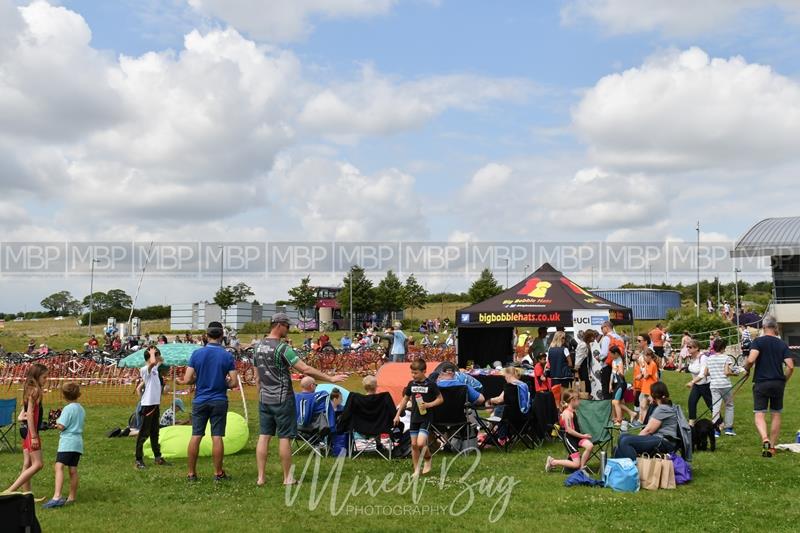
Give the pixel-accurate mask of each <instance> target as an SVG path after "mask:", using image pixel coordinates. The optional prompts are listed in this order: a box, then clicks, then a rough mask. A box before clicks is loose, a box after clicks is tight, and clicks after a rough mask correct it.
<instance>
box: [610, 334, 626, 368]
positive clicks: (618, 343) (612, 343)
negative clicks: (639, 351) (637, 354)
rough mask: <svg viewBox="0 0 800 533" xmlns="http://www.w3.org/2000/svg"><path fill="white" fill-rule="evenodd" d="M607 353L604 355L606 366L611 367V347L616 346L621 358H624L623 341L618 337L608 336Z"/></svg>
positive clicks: (612, 359) (612, 358)
mask: <svg viewBox="0 0 800 533" xmlns="http://www.w3.org/2000/svg"><path fill="white" fill-rule="evenodd" d="M608 340H609V341H610V342H609V343H608V353H607V354H606V364H607V365H609V366H611V363H612V362H613V361H614V356H612V355H611V347H612V346H616V347H617V348H619V353H621V354H622V357H623V358H624V357H625V341H623V340H622V339H621V338H620V337H615V336H614V335H608Z"/></svg>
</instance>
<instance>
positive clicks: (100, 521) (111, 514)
mask: <svg viewBox="0 0 800 533" xmlns="http://www.w3.org/2000/svg"><path fill="white" fill-rule="evenodd" d="M665 381H666V382H667V383H668V385H669V386H670V389H671V392H672V394H673V397H674V398H675V399H676V400H677V401H679V402H680V403H682V404H683V405H684V406H685V402H686V396H687V389H686V388H685V387H684V383H685V381H687V379H686V377H685V374H675V373H666V374H665ZM348 385H351V386H353V388H355V387H354V385H355V383H348ZM798 389H800V386H798V384H797V380H794V381H793V382H792V383H791V384H790V386H789V388H788V389H787V392H786V403H787V405H786V413H785V420H784V424H783V439H782V440H783V441H784V442H786V441H794V434H795V431H797V429H798V428H800V400H798V394H797V393H798ZM232 405H233V406H234V408H236V409H237V410H241V406H238V407H236V403H232ZM701 405H702V404H701ZM751 405H752V404H751V395H750V386H749V384H748V385H746V386H745V387H744V388H743V389H742V390H741V392H740V393H739V395H738V396H737V398H736V416H737V422H736V429H737V432H738V433H739V436H738V437H727V438H726V437H723V438H722V439H721V441H720V442H719V447H718V449H717V452H716V453H699V454H697V455H696V457H695V461H694V465H693V466H694V481H693V482H692V483H691V484H689V485H687V486H682V487H679V488H678V489H677V490H674V491H659V492H657V493H648V492H639V493H636V494H619V493H614V492H612V491H610V490H608V489H597V488H595V489H591V488H584V487H578V488H565V487H564V486H563V480H564V475H562V474H559V473H553V474H545V473H544V472H543V469H542V467H543V465H544V460H545V457H546V456H547V455H548V454H553V455H556V456H561V455H563V448H562V446H561V445H560V444H548V445H546V446H544V447H543V448H539V449H536V450H532V451H530V450H524V449H522V448H517V449H515V450H514V451H513V452H512V453H510V454H507V455H506V454H503V453H501V452H497V451H493V450H490V451H486V452H484V453H483V454H482V456H481V460H480V464H479V466H478V467H477V468H476V469H475V471H474V472H472V474H471V475H470V477H469V483H470V484H474V483H477V482H478V481H479V480H482V479H483V480H490V479H492V477H494V480H495V482H497V481H498V480H500V478H501V477H502V476H513V477H514V478H515V479H516V480H517V481H518V484H517V485H516V486H514V487H513V491H512V492H511V497H510V499H509V501H508V508H507V510H506V512H505V514H504V516H503V518H502V519H501V521H500V522H499V524H495V525H492V524H490V523H489V522H488V516H489V513H490V512H491V509H492V507H493V506H494V505H495V503H496V502H497V501H498V500H500V499H501V498H500V497H499V496H497V495H494V496H491V497H489V496H485V495H480V494H478V493H477V488H476V487H475V486H473V491H475V492H474V502H473V504H472V506H471V507H470V508H469V509H468V510H467V511H466V512H464V513H463V514H461V515H460V516H450V515H449V514H448V511H446V510H445V511H439V513H438V514H435V515H423V516H419V515H409V514H406V515H403V514H400V515H390V516H386V515H379V516H363V515H357V514H355V511H354V510H350V511H349V512H348V510H347V508H344V509H343V510H342V512H341V513H339V514H337V515H333V514H332V512H331V493H330V489H328V492H325V493H324V496H323V497H322V499H321V500H320V502H319V506H318V507H316V508H315V509H313V510H310V509H309V496H310V495H311V491H312V487H311V485H312V483H311V482H310V481H309V478H308V477H307V478H306V479H307V482H305V483H304V484H303V485H302V486H301V487H300V489H299V496H298V498H297V500H296V501H295V502H294V504H292V505H288V506H287V505H286V503H285V492H284V490H283V488H282V487H281V486H280V485H279V482H280V481H279V480H280V467H279V465H278V464H277V462H276V459H277V455H276V451H277V450H276V449H272V450H271V452H270V462H269V464H268V476H269V486H267V487H265V488H260V489H259V488H256V486H255V455H254V454H255V441H256V437H255V434H256V432H257V420H256V419H255V418H253V417H252V415H251V420H250V429H251V437H250V440H249V443H248V446H247V447H246V448H245V449H244V450H242V451H241V452H240V453H238V454H236V455H233V456H228V457H226V458H225V468H226V470H227V471H228V472H229V473H230V474H231V475H232V476H233V478H234V479H233V480H232V481H231V482H230V483H226V484H224V485H215V484H214V483H213V482H212V481H211V479H209V478H210V474H211V463H210V459H207V458H204V459H201V460H200V465H199V471H200V474H201V476H202V477H203V479H202V480H201V481H200V482H199V483H198V484H196V485H187V484H186V482H185V481H184V475H185V460H176V461H175V464H174V466H172V467H165V468H156V467H150V468H148V469H147V470H145V471H143V472H139V471H136V470H135V469H134V468H133V449H134V440H133V439H132V438H123V439H108V438H105V435H104V433H105V431H106V430H108V429H109V428H111V427H113V426H117V425H122V424H123V423H124V421H125V420H126V419H127V417H128V414H129V412H130V411H131V409H132V406H131V407H94V406H89V407H87V425H86V433H85V435H86V455H85V456H84V458H83V460H82V462H81V466H80V471H81V476H82V480H81V487H80V489H79V494H78V499H79V502H78V503H77V504H76V505H74V506H72V507H67V508H62V509H56V510H46V509H41V508H37V515H38V516H39V519H40V521H41V523H42V526H43V528H44V530H45V531H112V530H113V531H142V530H143V528H147V529H149V528H151V527H155V528H158V529H159V530H163V531H175V530H178V531H193V532H204V531H264V530H269V531H274V530H277V529H279V528H280V529H281V530H286V531H324V530H334V529H335V530H339V531H365V530H372V531H380V530H385V531H401V530H402V531H408V530H419V531H445V530H467V529H468V530H470V531H480V530H486V529H498V530H501V531H530V530H544V531H564V530H571V531H616V530H623V531H658V532H665V531H680V530H685V531H725V532H728V531H755V530H764V529H768V530H770V531H796V529H797V523H798V520H800V510H798V508H797V505H796V500H797V487H798V479H800V461H798V456H796V455H794V454H791V453H789V452H783V453H781V454H779V455H778V456H777V457H775V458H773V459H763V458H761V457H760V455H759V449H758V448H759V443H758V438H757V436H756V434H755V430H754V428H753V423H752V414H751ZM50 407H53V406H52V405H48V406H46V408H50ZM255 412H256V409H255V404H254V403H251V405H250V413H255ZM56 440H57V434H56V432H55V431H48V432H44V433H43V446H44V450H45V458H46V467H45V469H44V470H43V471H42V472H41V473H40V474H39V475H37V476H36V477H35V478H34V480H33V487H34V492H35V494H36V495H37V496H47V497H49V496H50V495H51V494H52V492H51V491H52V483H53V473H52V460H53V458H54V455H55V448H56ZM306 457H307V456H306V455H301V456H299V457H295V463H296V464H298V465H299V466H302V465H303V464H305V460H306ZM443 457H445V456H444V455H442V454H439V455H437V456H436V458H435V460H434V472H435V473H436V474H435V475H434V476H433V477H432V478H429V479H428V480H427V482H426V483H425V484H424V491H423V493H422V497H421V499H420V500H419V505H420V506H425V505H427V506H450V505H451V503H452V502H453V501H455V502H456V504H455V505H456V507H458V506H459V505H461V504H464V503H465V502H466V501H467V500H466V498H468V495H469V491H468V490H467V489H466V486H465V485H464V484H462V483H460V482H459V479H458V478H459V476H461V475H463V474H464V473H466V472H467V470H468V468H469V467H470V466H471V464H472V460H471V459H470V460H467V459H466V458H461V459H459V460H457V461H456V462H455V463H454V465H453V466H452V468H451V469H450V471H449V475H448V476H447V477H446V482H445V486H444V488H443V489H440V488H439V485H438V480H439V475H438V469H439V468H440V467H441V465H442V461H443V459H442V458H443ZM451 458H452V457H448V459H451ZM20 463H21V453H16V454H12V453H9V452H4V453H0V473H2V483H4V484H10V482H11V481H12V479H13V478H14V477H15V476H16V475H17V473H18V470H19V466H20ZM333 465H334V462H333V460H332V459H325V460H323V461H322V462H321V468H320V473H321V475H322V476H323V477H322V478H321V479H320V483H322V482H324V480H325V476H327V474H328V473H329V472H330V471H331V469H332V467H333ZM595 466H596V465H595ZM409 471H410V461H409V460H398V461H393V462H391V463H389V462H386V461H382V460H378V459H374V458H363V457H362V458H359V459H356V460H352V461H346V462H345V463H344V466H343V470H342V472H341V480H340V484H339V492H338V495H339V498H340V499H339V502H338V504H337V505H339V506H341V498H342V497H343V496H344V494H345V493H346V491H347V488H349V486H350V484H351V483H353V482H354V481H357V480H360V481H359V482H358V486H359V487H361V486H362V485H363V478H364V476H370V477H372V478H376V479H379V480H383V478H384V476H386V475H387V474H390V473H392V474H394V475H395V476H400V475H401V474H403V473H408V472H409ZM320 490H321V489H320V487H318V488H317V495H318V496H319V495H320ZM349 504H351V505H360V506H371V505H380V506H410V507H408V508H407V510H408V512H409V513H412V512H414V510H415V509H416V510H417V511H421V509H422V508H421V507H420V508H417V507H414V502H413V500H412V497H411V495H410V494H406V495H401V494H397V493H395V492H392V493H388V494H380V495H378V496H375V497H373V496H370V495H367V494H362V495H360V496H356V497H351V498H350V501H349ZM337 508H338V507H335V508H334V511H335V510H336V509H337ZM400 510H401V511H402V509H400Z"/></svg>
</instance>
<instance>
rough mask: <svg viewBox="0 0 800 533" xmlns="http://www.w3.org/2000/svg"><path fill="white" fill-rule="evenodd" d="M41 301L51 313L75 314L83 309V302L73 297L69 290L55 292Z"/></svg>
mask: <svg viewBox="0 0 800 533" xmlns="http://www.w3.org/2000/svg"><path fill="white" fill-rule="evenodd" d="M39 303H40V305H41V306H42V307H44V308H45V309H47V310H48V311H50V312H51V313H54V314H58V315H75V314H78V313H80V310H81V303H80V302H79V301H78V300H76V299H75V298H73V297H72V294H71V293H70V292H69V291H59V292H56V293H53V294H51V295H50V296H48V297H46V298H45V299H44V300H42V301H41V302H39Z"/></svg>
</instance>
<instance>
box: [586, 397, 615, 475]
mask: <svg viewBox="0 0 800 533" xmlns="http://www.w3.org/2000/svg"><path fill="white" fill-rule="evenodd" d="M610 422H611V400H582V401H581V403H580V405H579V406H578V425H579V426H580V428H581V431H582V432H583V433H588V434H589V435H591V436H592V444H594V448H593V449H592V455H591V457H590V458H589V460H592V459H595V458H597V459H598V460H599V457H600V452H606V453H608V452H609V451H610V450H609V449H608V448H609V446H610V444H611V431H610V430H609V428H608V425H609V423H610Z"/></svg>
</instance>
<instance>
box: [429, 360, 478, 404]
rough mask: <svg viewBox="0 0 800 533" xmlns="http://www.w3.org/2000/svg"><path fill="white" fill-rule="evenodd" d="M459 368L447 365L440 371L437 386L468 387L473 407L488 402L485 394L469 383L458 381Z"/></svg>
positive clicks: (469, 398)
mask: <svg viewBox="0 0 800 533" xmlns="http://www.w3.org/2000/svg"><path fill="white" fill-rule="evenodd" d="M457 374H458V368H456V365H454V364H453V363H445V364H443V365H442V367H441V369H440V370H439V377H438V378H437V381H436V384H437V385H438V386H439V388H440V389H441V388H446V387H460V386H462V385H464V386H466V387H467V401H468V402H469V403H471V404H473V405H482V404H484V403H485V402H486V400H485V398H484V397H483V394H481V393H480V392H478V391H477V390H475V389H474V388H473V387H472V386H471V385H470V384H469V383H465V382H463V381H461V380H460V379H458V377H457Z"/></svg>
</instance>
